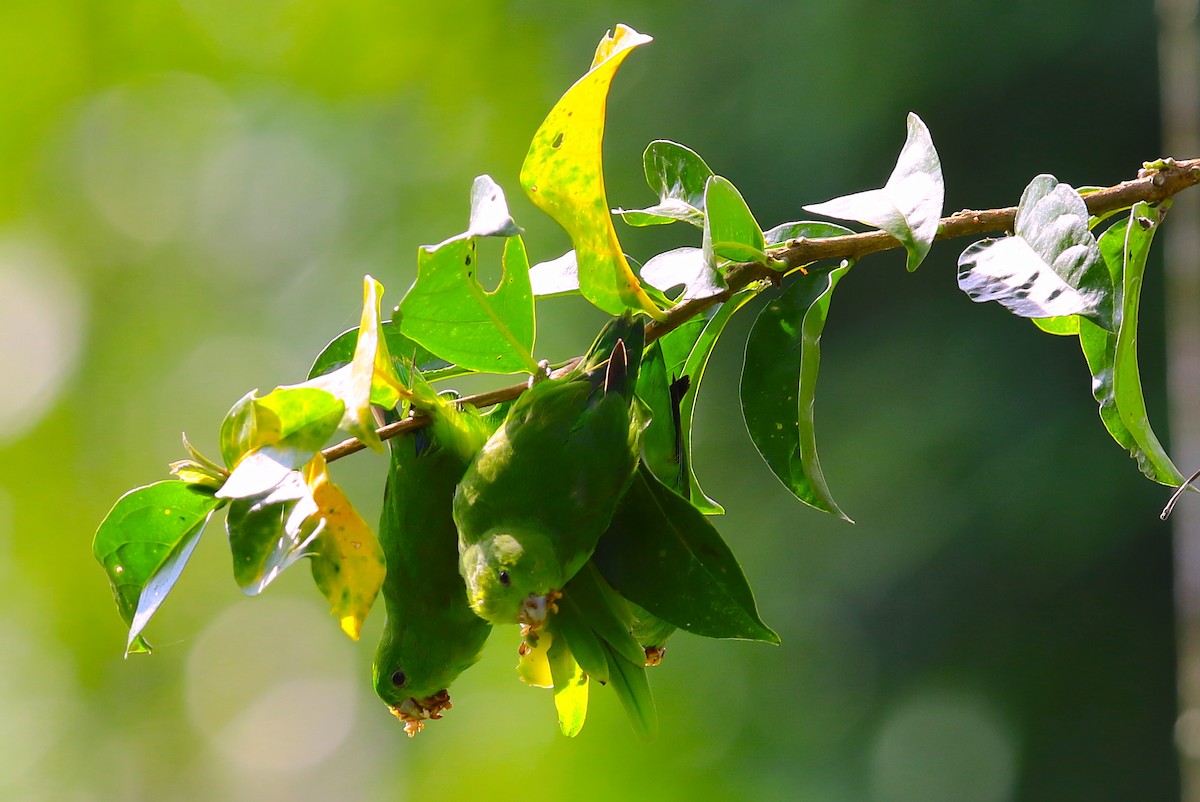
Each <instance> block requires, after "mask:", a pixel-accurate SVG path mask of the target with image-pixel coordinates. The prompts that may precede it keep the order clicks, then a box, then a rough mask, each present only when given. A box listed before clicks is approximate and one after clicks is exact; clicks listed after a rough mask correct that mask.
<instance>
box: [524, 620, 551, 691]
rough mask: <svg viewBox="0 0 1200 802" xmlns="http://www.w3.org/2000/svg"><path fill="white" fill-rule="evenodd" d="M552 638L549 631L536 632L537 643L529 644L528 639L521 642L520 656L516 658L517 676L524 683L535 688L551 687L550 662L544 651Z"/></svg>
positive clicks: (547, 648)
mask: <svg viewBox="0 0 1200 802" xmlns="http://www.w3.org/2000/svg"><path fill="white" fill-rule="evenodd" d="M553 640H554V638H553V637H552V636H551V635H550V633H549V632H541V633H539V634H538V638H537V645H536V646H531V645H529V642H528V641H523V642H522V643H521V651H520V652H519V654H520V657H519V658H518V659H517V676H518V677H520V678H521V681H522V682H524V683H525V684H526V685H532V686H533V687H535V688H553V687H554V680H553V679H552V678H551V676H550V662H549V660H548V659H547V657H546V653H547V652H548V651H549V649H550V644H551V642H553Z"/></svg>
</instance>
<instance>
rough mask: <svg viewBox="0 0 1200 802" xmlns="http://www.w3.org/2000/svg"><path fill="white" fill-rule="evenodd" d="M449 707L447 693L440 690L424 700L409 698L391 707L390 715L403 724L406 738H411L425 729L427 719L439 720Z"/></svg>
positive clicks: (448, 695) (448, 694)
mask: <svg viewBox="0 0 1200 802" xmlns="http://www.w3.org/2000/svg"><path fill="white" fill-rule="evenodd" d="M451 707H453V705H451V704H450V693H449V691H445V690H441V691H438V692H437V693H435V694H434V695H433V696H427V697H425V698H424V699H414V698H412V697H409V698H408V699H405V700H404V701H403V702H401V703H400V704H398V705H396V706H395V707H392V708H391V711H392V715H394V716H395V717H396V718H398V719H400V720H401V721H403V722H404V731H405V732H406V733H407V734H408V737H409V738H413V737H415V736H416V734H417V733H418V732H420V731H421V730H423V729H425V721H426V720H427V719H435V718H441V717H442V713H444V712H446V711H447V710H449V709H450V708H451Z"/></svg>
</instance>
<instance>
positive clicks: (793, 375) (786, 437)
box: [741, 262, 850, 521]
mask: <svg viewBox="0 0 1200 802" xmlns="http://www.w3.org/2000/svg"><path fill="white" fill-rule="evenodd" d="M849 269H850V263H849V262H843V263H842V265H841V266H840V267H837V268H835V269H833V270H831V271H829V272H827V273H813V274H811V275H807V276H802V277H799V278H797V279H796V280H795V281H793V282H792V284H791V286H789V287H788V288H787V289H786V290H785V291H784V292H783V294H781V295H780V296H779V297H778V298H775V299H774V300H772V301H771V302H770V303H768V304H767V305H766V306H765V307H763V310H762V312H760V313H759V316H758V319H757V320H756V321H755V322H754V328H752V329H751V330H750V337H749V338H748V339H747V341H746V361H745V365H744V366H743V368H742V385H741V397H742V416H743V417H744V418H745V420H746V430H747V431H748V432H749V433H750V439H751V440H753V441H754V446H755V448H757V449H758V453H759V454H761V455H762V457H763V459H764V460H765V461H766V463H767V465H768V466H770V468H771V472H772V473H774V474H775V476H776V477H777V478H778V479H779V481H781V482H783V485H784V487H786V488H787V489H788V490H790V491H792V493H793V494H794V495H795V496H796V498H798V499H800V500H801V501H803V502H804V503H805V504H808V505H809V506H812V507H815V508H817V509H819V510H823V511H825V512H830V513H833V514H834V515H837V516H838V517H839V518H842V519H843V520H846V521H849V520H850V518H849V517H847V516H846V514H845V513H844V512H842V510H841V508H840V507H838V505H837V502H835V501H834V500H833V496H832V495H831V494H830V492H829V487H828V485H827V484H826V482H825V474H824V473H823V471H822V470H821V463H820V460H819V459H818V458H817V441H816V431H815V428H814V421H813V405H814V399H815V396H816V386H817V374H818V371H819V368H820V364H821V345H820V343H821V332H822V331H823V330H824V328H825V318H826V315H827V314H828V312H829V302H830V299H831V298H832V296H833V290H834V287H836V286H837V283H838V281H840V280H841V278H842V276H844V275H845V274H846V271H848V270H849Z"/></svg>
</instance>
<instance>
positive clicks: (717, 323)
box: [659, 290, 756, 515]
mask: <svg viewBox="0 0 1200 802" xmlns="http://www.w3.org/2000/svg"><path fill="white" fill-rule="evenodd" d="M755 294H756V293H755V292H754V290H742V291H741V292H739V293H737V294H736V295H734V296H733V297H732V298H730V299H729V300H728V301H725V302H724V303H723V304H721V305H719V306H717V307H715V308H713V309H710V310H709V311H708V313H707V314H708V316H707V319H703V318H695V319H694V322H689V323H687V324H684V325H683V326H680V327H679V328H678V329H675V330H674V331H672V332H669V333H668V334H667V335H666V336H665V337H663V338H662V339H660V340H659V342H660V343H661V345H662V349H663V360H664V363H665V365H666V369H667V375H668V376H671V377H678V376H687V377H688V379H689V380H690V384H689V386H688V389H687V392H686V393H684V395H683V398H682V399H681V400H680V403H679V426H680V434H681V436H682V441H683V442H682V453H681V455H680V458H681V459H682V461H683V464H684V467H685V470H686V472H687V480H688V492H687V494H686V495H687V497H688V498H690V499H691V502H692V504H694V505H695V506H696V508H697V509H699V510H700V511H701V512H703V513H705V514H707V515H720V514H721V513H723V512H725V510H724V509H723V508H722V507H721V505H720V504H718V503H717V502H715V501H713V500H712V499H711V498H709V497H708V495H706V494H705V492H704V490H703V489H702V488H701V487H700V482H699V480H698V479H697V478H696V471H695V468H694V467H693V465H692V456H691V455H692V417H693V413H694V412H695V409H696V396H697V394H698V393H699V392H700V382H701V381H702V380H703V379H704V369H705V368H706V367H707V366H708V358H709V356H711V355H712V350H713V347H714V346H715V345H716V344H717V338H718V337H720V336H721V332H722V331H724V330H725V324H726V323H728V322H729V320H730V318H732V317H733V315H734V313H735V312H737V311H738V310H739V309H741V308H742V307H743V306H744V305H745V304H746V302H747V301H749V300H750V299H751V298H753V297H754V296H755ZM681 356H683V358H684V361H683V365H682V368H679V369H678V370H677V369H676V366H677V365H678V364H679V359H680V357H681Z"/></svg>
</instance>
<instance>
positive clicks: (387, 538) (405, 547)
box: [372, 402, 495, 737]
mask: <svg viewBox="0 0 1200 802" xmlns="http://www.w3.org/2000/svg"><path fill="white" fill-rule="evenodd" d="M428 413H429V414H430V415H431V416H432V418H433V423H432V424H431V425H430V426H429V427H427V428H425V429H422V430H419V431H417V432H416V433H414V434H412V435H410V436H405V437H398V438H395V439H393V440H392V441H391V466H390V470H389V472H388V480H387V486H386V489H385V494H384V502H383V513H382V515H381V517H380V522H379V541H380V543H381V544H382V545H383V550H384V554H385V557H386V560H387V577H386V579H385V580H384V584H383V589H382V593H383V601H384V606H385V608H386V611H387V620H386V622H385V624H384V631H383V636H382V638H381V639H380V641H379V646H378V648H377V649H376V652H375V661H374V665H373V666H372V673H373V682H374V686H375V692H376V693H377V694H378V695H379V698H381V699H382V700H383V701H384V702H385V703H386V704H387V705H388V707H389V708H391V711H392V713H394V714H395V715H396V716H397V717H398V718H399V719H401V720H402V721H403V722H404V724H405V727H404V728H405V730H406V731H407V732H408V734H409V736H410V737H411V736H413V735H416V734H417V733H418V732H420V731H421V729H422V728H423V727H424V722H425V720H427V719H436V718H441V715H442V712H443V711H445V710H446V709H448V708H449V707H450V695H449V693H448V692H447V688H448V687H449V686H450V683H451V682H453V681H454V680H455V679H456V678H457V677H458V675H459V674H461V673H462V672H463V671H465V670H466V669H467V668H469V667H470V666H471V665H472V664H473V663H475V661H476V660H478V659H479V656H480V652H481V651H482V649H483V644H484V641H486V640H487V637H488V634H489V632H490V631H491V625H490V624H489V623H488V622H486V621H484V620H483V619H482V618H480V617H479V616H477V615H475V613H474V612H472V610H471V607H470V606H469V605H468V604H467V596H466V589H465V588H464V585H463V579H462V576H461V575H460V574H459V571H458V532H457V530H456V528H455V525H454V519H453V517H452V515H451V504H452V500H453V498H454V490H455V486H456V485H457V484H458V482H459V481H460V480H461V479H462V477H463V474H464V473H465V472H466V470H467V466H468V465H469V464H470V462H471V459H472V458H473V457H474V456H475V454H476V453H477V452H478V451H479V449H480V448H481V447H482V446H483V444H484V443H485V442H486V440H487V438H488V436H489V435H490V434H491V433H492V431H493V430H494V429H495V424H494V423H492V424H490V425H489V423H488V421H487V419H485V418H482V417H480V416H479V415H478V413H476V412H475V411H474V410H473V409H467V410H464V411H462V412H459V411H458V410H456V409H454V408H453V407H452V406H451V405H450V404H449V403H448V402H447V403H445V404H438V405H436V406H435V408H433V409H430V410H428Z"/></svg>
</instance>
